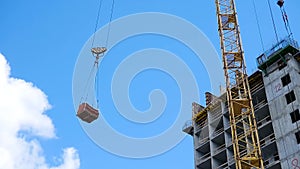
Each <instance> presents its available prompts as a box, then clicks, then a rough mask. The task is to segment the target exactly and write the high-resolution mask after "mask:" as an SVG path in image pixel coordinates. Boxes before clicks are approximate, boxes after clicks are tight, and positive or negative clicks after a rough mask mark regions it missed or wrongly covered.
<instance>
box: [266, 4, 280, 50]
mask: <svg viewBox="0 0 300 169" xmlns="http://www.w3.org/2000/svg"><path fill="white" fill-rule="evenodd" d="M267 1H268V5H269V10H270V14H271V18H272V23H273V29H274V33H275V36H276V40H277V43H278V44H279V39H278V34H277V30H276V25H275V21H274V16H273V12H272V8H271V5H270V0H267Z"/></svg>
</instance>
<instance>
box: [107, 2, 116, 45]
mask: <svg viewBox="0 0 300 169" xmlns="http://www.w3.org/2000/svg"><path fill="white" fill-rule="evenodd" d="M114 8H115V0H112V4H111V9H110V18H109V23H108V31H107V37H106V42H105V47H107V45H108V39H109V35H110V29H111V21H112V17H113V13H114Z"/></svg>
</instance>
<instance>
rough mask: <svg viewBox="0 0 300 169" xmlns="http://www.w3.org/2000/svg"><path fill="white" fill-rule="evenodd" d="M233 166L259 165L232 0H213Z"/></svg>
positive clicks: (240, 168)
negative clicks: (222, 68) (234, 163)
mask: <svg viewBox="0 0 300 169" xmlns="http://www.w3.org/2000/svg"><path fill="white" fill-rule="evenodd" d="M215 3H216V8H217V17H218V25H219V29H218V30H219V36H220V44H221V50H222V59H223V64H224V74H225V79H226V92H227V102H228V109H229V114H230V126H231V135H232V143H233V150H234V158H235V162H236V168H237V169H258V168H259V169H263V168H264V166H263V160H262V156H261V149H260V143H259V137H258V130H257V125H256V120H255V115H254V109H253V104H252V99H251V93H250V87H249V83H248V78H247V72H246V64H245V59H244V52H243V49H242V43H241V37H240V31H239V25H238V20H237V13H236V8H235V2H234V0H215Z"/></svg>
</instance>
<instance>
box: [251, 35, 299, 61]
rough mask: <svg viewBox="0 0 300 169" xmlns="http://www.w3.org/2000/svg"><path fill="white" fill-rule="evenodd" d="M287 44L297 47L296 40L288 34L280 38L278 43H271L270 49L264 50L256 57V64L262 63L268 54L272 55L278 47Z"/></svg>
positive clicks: (281, 47) (267, 57) (280, 47)
mask: <svg viewBox="0 0 300 169" xmlns="http://www.w3.org/2000/svg"><path fill="white" fill-rule="evenodd" d="M288 45H290V46H293V47H295V48H297V49H298V48H299V46H298V42H297V41H295V40H294V39H292V38H291V37H290V36H288V37H286V38H284V39H282V40H281V41H280V42H279V43H277V44H275V45H273V47H272V48H271V49H269V50H267V51H265V52H264V53H263V54H262V55H260V56H259V57H258V58H257V64H258V65H261V64H263V63H264V62H265V61H267V60H268V59H269V58H270V56H272V54H273V53H275V52H276V51H277V50H279V49H283V48H285V47H287V46H288Z"/></svg>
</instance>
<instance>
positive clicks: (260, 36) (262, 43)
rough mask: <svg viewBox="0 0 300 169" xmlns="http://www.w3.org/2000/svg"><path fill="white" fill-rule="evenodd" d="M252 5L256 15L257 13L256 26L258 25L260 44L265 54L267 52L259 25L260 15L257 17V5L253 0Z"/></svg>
mask: <svg viewBox="0 0 300 169" xmlns="http://www.w3.org/2000/svg"><path fill="white" fill-rule="evenodd" d="M252 4H253V8H254V13H255V19H256V24H257V28H258V33H259V38H260V44H261V47H262V50H263V51H262V52H264V51H265V48H264V42H263V38H262V34H261V28H260V24H259V21H258V15H257V10H256V5H255V2H254V0H252Z"/></svg>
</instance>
